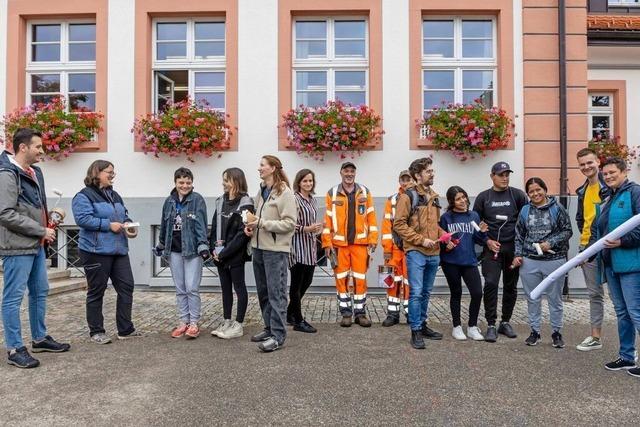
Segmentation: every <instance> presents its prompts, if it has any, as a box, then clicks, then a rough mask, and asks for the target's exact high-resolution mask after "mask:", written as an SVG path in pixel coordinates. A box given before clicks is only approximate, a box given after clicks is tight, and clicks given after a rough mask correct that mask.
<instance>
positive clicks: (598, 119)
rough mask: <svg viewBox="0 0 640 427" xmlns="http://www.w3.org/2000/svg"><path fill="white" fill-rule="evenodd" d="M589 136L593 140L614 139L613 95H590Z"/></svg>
mask: <svg viewBox="0 0 640 427" xmlns="http://www.w3.org/2000/svg"><path fill="white" fill-rule="evenodd" d="M588 108H589V136H590V137H591V139H596V138H603V139H608V138H612V137H613V135H614V133H613V132H614V129H613V94H612V93H593V92H592V93H589V107H588Z"/></svg>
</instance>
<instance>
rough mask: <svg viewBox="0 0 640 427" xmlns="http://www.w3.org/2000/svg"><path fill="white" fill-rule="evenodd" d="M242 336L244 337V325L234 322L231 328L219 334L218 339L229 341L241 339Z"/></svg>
mask: <svg viewBox="0 0 640 427" xmlns="http://www.w3.org/2000/svg"><path fill="white" fill-rule="evenodd" d="M242 335H244V328H243V327H242V323H239V322H236V321H235V320H234V321H233V323H231V326H229V327H228V328H227V329H224V330H223V331H221V332H219V333H218V338H224V339H225V340H229V339H231V338H240V337H241V336H242Z"/></svg>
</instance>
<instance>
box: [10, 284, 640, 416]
mask: <svg viewBox="0 0 640 427" xmlns="http://www.w3.org/2000/svg"><path fill="white" fill-rule="evenodd" d="M113 300H114V298H113V296H112V292H110V296H109V298H108V301H107V304H106V307H105V312H106V313H107V320H108V324H107V326H108V329H109V330H110V331H113V321H112V319H111V317H112V314H113V313H114V309H113V302H114V301H113ZM135 300H136V303H135V307H134V313H135V322H136V324H137V326H138V328H139V329H140V330H142V331H144V332H145V335H146V336H145V337H143V338H140V339H137V340H135V341H127V342H115V343H113V344H111V345H109V346H104V347H99V346H96V345H92V344H90V343H88V342H87V339H86V330H85V326H84V321H83V312H84V307H83V304H82V301H83V294H82V293H74V294H68V295H60V296H56V297H52V298H50V300H49V316H48V323H49V328H50V331H51V333H53V334H55V335H56V336H57V337H64V338H65V339H69V340H70V341H71V342H72V343H73V349H72V351H71V352H70V353H67V354H62V355H54V354H43V355H40V356H39V357H40V360H41V362H42V366H41V367H40V368H38V369H35V370H30V371H23V370H18V369H15V368H12V367H9V366H7V365H0V378H2V381H0V396H2V399H0V420H2V422H1V423H2V424H24V425H26V424H34V423H37V424H38V425H42V424H45V423H46V424H51V425H87V424H93V425H111V426H114V425H131V424H135V425H175V424H178V423H180V424H195V425H202V424H207V425H217V424H224V425H256V424H260V425H272V424H273V425H283V424H287V425H319V424H355V423H358V424H365V423H366V424H372V425H383V424H411V425H418V424H427V423H435V424H438V425H440V424H454V425H474V426H477V425H538V424H543V423H544V424H553V425H576V424H587V425H589V424H596V423H597V424H604V423H607V424H614V423H615V424H618V425H637V420H638V417H639V416H640V409H639V408H638V401H637V397H638V393H639V392H640V381H638V380H637V379H634V378H632V377H630V376H629V375H627V374H625V373H623V372H618V373H610V372H607V371H605V370H604V369H603V368H602V363H603V362H605V361H608V360H610V359H611V358H612V357H614V356H615V354H616V347H617V338H616V331H615V323H614V321H612V317H611V316H612V310H611V306H610V305H609V306H608V307H607V320H606V327H605V339H606V341H605V343H606V347H605V349H604V350H602V351H593V352H590V353H581V352H578V351H575V350H574V349H573V345H575V343H577V342H579V341H580V340H581V339H582V338H583V337H584V334H585V333H586V332H587V329H588V326H587V323H588V318H587V316H588V303H587V301H584V300H578V301H575V302H573V303H568V304H566V313H567V316H566V318H567V328H566V330H565V339H566V341H567V343H568V344H570V345H568V346H567V348H565V349H563V350H556V349H553V348H552V347H551V345H550V340H549V332H548V331H547V330H545V331H544V334H543V340H544V341H543V344H542V345H540V346H538V347H535V348H529V347H526V346H525V345H524V344H523V339H524V337H525V336H526V334H527V333H528V328H527V326H526V321H525V317H524V308H525V304H523V303H522V302H520V303H519V304H518V307H517V310H516V315H515V318H514V323H515V324H516V325H517V326H516V328H517V330H518V332H519V334H520V337H518V338H517V339H515V340H508V339H506V338H501V339H500V340H499V341H498V343H496V344H489V343H485V342H470V341H468V342H455V341H454V340H453V339H451V338H450V336H449V335H448V333H447V334H446V335H445V339H444V340H443V341H441V342H428V349H427V350H425V351H415V350H411V349H410V347H409V345H408V331H407V328H406V326H404V325H399V326H395V327H393V328H381V327H380V326H379V325H377V324H376V325H374V326H373V327H372V328H370V329H364V328H360V327H357V326H354V327H352V328H350V329H344V328H339V327H338V326H337V325H335V323H334V322H335V317H336V316H335V309H336V308H335V301H334V299H333V298H332V297H308V298H306V303H307V318H308V319H310V320H311V319H316V320H313V323H315V324H316V325H317V326H318V329H319V332H318V334H314V335H308V334H301V333H296V332H291V333H290V335H289V337H288V339H287V343H286V346H285V348H283V349H282V350H281V351H278V352H275V353H272V354H262V353H260V352H259V351H258V350H257V348H256V346H255V344H253V343H251V342H249V339H248V336H247V337H243V338H240V339H236V340H231V341H224V340H219V339H216V338H213V337H211V336H210V335H209V334H208V331H207V334H206V335H203V336H202V337H200V338H199V339H197V340H194V341H189V342H186V341H184V340H172V339H171V338H169V337H168V336H167V331H168V330H169V329H170V327H171V326H172V325H173V323H174V316H175V309H174V307H173V296H172V295H171V294H168V293H157V292H154V293H151V292H137V293H136V295H135ZM203 302H204V309H203V312H204V319H203V320H204V327H205V328H206V329H209V328H210V327H215V326H216V324H217V322H218V321H219V314H220V312H221V304H220V296H219V295H217V294H205V295H204V296H203ZM382 306H383V302H382V300H379V299H372V301H371V302H370V306H369V307H370V309H371V314H372V318H373V319H374V320H376V321H379V320H380V318H381V317H382V316H383V312H382ZM257 320H258V313H257V302H256V300H255V297H252V298H251V302H250V316H249V318H248V325H249V326H248V327H247V328H246V332H247V333H248V334H251V333H255V332H257V331H258V330H259V329H260V325H259V323H258V322H257ZM448 322H449V319H448V301H447V300H446V299H442V298H438V299H436V300H435V301H434V303H433V326H434V327H435V328H437V329H440V330H442V331H443V332H448V331H449V328H450V325H449V323H448ZM545 329H546V328H545ZM26 331H28V329H26Z"/></svg>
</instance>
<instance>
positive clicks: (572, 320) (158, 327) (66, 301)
mask: <svg viewBox="0 0 640 427" xmlns="http://www.w3.org/2000/svg"><path fill="white" fill-rule="evenodd" d="M84 299H85V293H84V292H80V291H77V292H71V293H67V294H61V295H54V296H51V297H49V299H48V305H47V327H48V329H49V331H50V333H51V334H52V335H54V336H55V337H56V338H59V339H63V340H70V341H78V340H81V339H84V338H86V337H87V336H88V328H87V326H86V322H85V306H84ZM26 300H27V298H25V301H24V303H23V306H22V323H23V329H22V331H23V335H24V336H25V342H29V341H28V340H27V337H28V334H29V326H28V314H27V305H26ZM606 301H607V302H606V307H605V319H604V320H605V322H614V321H615V313H614V311H613V306H612V305H611V302H610V301H609V300H608V299H607V300H606ZM302 302H303V314H304V315H305V318H306V319H307V320H308V321H309V322H310V323H312V324H313V323H335V322H337V321H338V320H339V318H340V316H339V312H338V303H337V300H336V298H335V296H333V295H308V296H305V297H304V299H303V301H302ZM468 304H469V299H468V298H467V297H463V301H462V319H463V323H465V320H466V319H467V317H468V310H467V309H468ZM367 311H368V313H369V315H370V317H371V320H372V321H373V322H374V323H380V322H382V320H384V318H385V317H386V299H385V297H383V296H371V297H369V298H368V300H367ZM103 312H104V315H105V329H106V330H107V333H109V334H113V333H115V292H114V291H113V289H111V288H109V289H108V291H107V293H106V296H105V304H104V309H103ZM499 314H500V313H498V315H499ZM233 315H234V316H235V303H234V312H233ZM429 318H430V323H434V324H443V325H446V326H447V327H448V326H449V325H450V324H451V313H450V310H449V298H448V297H447V296H435V297H432V299H431V302H430V305H429ZM479 318H480V324H481V326H484V323H483V319H484V313H483V309H482V308H481V310H480V317H479ZM548 318H549V315H548V309H547V305H546V303H543V319H548ZM176 319H177V318H176V305H175V295H174V294H173V293H172V292H157V291H146V290H139V291H136V292H135V293H134V306H133V322H134V324H135V326H136V328H137V329H139V330H140V331H142V332H147V333H154V332H163V331H168V330H170V329H171V328H172V327H173V326H175V323H176ZM220 321H222V296H221V294H219V293H202V321H201V327H202V328H204V329H214V328H215V327H217V325H218V323H219V322H220ZM564 321H565V324H566V325H567V326H569V325H588V324H589V301H588V300H587V299H573V300H571V301H570V302H567V303H565V306H564ZM511 322H512V323H514V324H516V325H526V324H527V304H526V301H525V300H524V298H523V297H521V296H519V297H518V302H517V304H516V308H515V311H514V314H513V318H512V320H511ZM245 324H246V325H260V324H262V316H261V313H260V307H259V304H258V298H257V296H256V295H255V294H250V295H249V306H248V309H247V315H246V318H245ZM0 329H2V326H1V325H0ZM0 339H2V340H4V338H3V337H2V338H0Z"/></svg>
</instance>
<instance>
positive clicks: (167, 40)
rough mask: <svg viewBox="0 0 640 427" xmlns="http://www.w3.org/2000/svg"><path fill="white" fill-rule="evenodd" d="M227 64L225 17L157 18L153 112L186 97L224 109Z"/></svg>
mask: <svg viewBox="0 0 640 427" xmlns="http://www.w3.org/2000/svg"><path fill="white" fill-rule="evenodd" d="M225 68H226V56H225V22H224V21H223V20H221V19H206V18H203V19H191V20H176V19H166V20H165V19H162V20H160V19H159V20H156V21H154V24H153V110H154V112H158V111H162V110H163V109H164V108H165V106H166V105H167V104H168V103H172V102H179V101H183V100H185V99H187V98H189V99H193V100H195V102H196V103H197V104H199V105H203V106H208V107H211V108H214V109H216V110H220V111H225Z"/></svg>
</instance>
